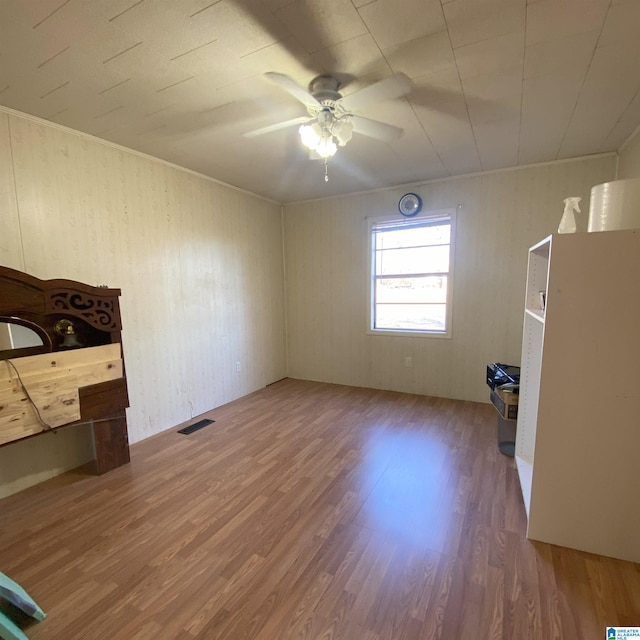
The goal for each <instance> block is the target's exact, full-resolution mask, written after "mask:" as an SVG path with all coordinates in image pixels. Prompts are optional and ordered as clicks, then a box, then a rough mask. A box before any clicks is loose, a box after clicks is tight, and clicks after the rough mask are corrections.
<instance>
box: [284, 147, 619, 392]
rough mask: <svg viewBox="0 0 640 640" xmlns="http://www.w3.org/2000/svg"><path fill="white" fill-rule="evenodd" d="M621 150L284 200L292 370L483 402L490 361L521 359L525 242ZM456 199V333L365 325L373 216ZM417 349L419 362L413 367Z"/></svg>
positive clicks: (603, 175)
mask: <svg viewBox="0 0 640 640" xmlns="http://www.w3.org/2000/svg"><path fill="white" fill-rule="evenodd" d="M614 172H615V158H614V157H605V158H597V159H585V160H578V161H574V162H566V163H559V164H552V165H543V166H537V167H530V168H525V169H518V170H512V171H504V172H500V173H494V174H485V175H479V176H471V177H462V178H456V179H451V180H446V181H441V182H434V183H431V184H423V185H415V186H405V187H403V188H395V189H385V190H381V191H375V192H371V193H365V194H358V195H353V196H344V197H338V198H328V199H325V200H318V201H310V202H304V203H298V204H292V205H286V206H285V208H284V225H285V262H286V267H287V328H288V353H289V375H291V376H295V377H297V378H305V379H310V380H321V381H325V382H336V383H340V384H350V385H360V386H367V387H375V388H381V389H392V390H396V391H406V392H411V393H426V394H431V395H436V396H443V397H451V398H462V399H466V400H474V401H480V402H486V401H487V400H488V393H487V388H486V385H485V383H484V375H483V371H484V367H485V366H486V364H487V363H488V362H495V361H499V362H509V363H513V364H518V363H519V360H520V345H521V340H522V312H521V308H522V300H523V299H524V284H525V277H526V267H527V261H526V255H527V250H528V248H529V247H530V246H531V245H532V244H534V243H535V242H536V241H537V240H539V239H540V237H544V236H546V235H548V234H549V233H550V232H552V231H555V230H556V229H557V228H558V224H559V222H560V218H561V216H562V209H563V204H562V201H563V199H564V198H566V197H567V196H568V195H576V196H582V198H583V204H585V207H584V208H583V211H584V213H583V214H581V215H580V216H579V218H578V227H579V229H583V230H586V226H587V217H588V212H587V211H588V206H586V203H588V202H589V196H590V192H591V187H592V186H593V185H595V184H599V183H602V182H605V181H606V180H610V179H611V178H612V177H613V176H614ZM407 191H415V192H416V193H418V194H419V195H421V197H422V199H423V202H424V203H425V204H424V210H430V209H432V210H439V209H446V208H452V207H457V206H458V205H460V208H459V210H458V214H457V234H456V255H455V282H454V289H453V330H452V331H453V332H452V338H451V339H450V340H445V339H441V338H428V337H391V336H389V337H387V336H380V335H366V329H367V322H368V316H367V313H368V309H367V288H368V287H369V279H368V269H369V264H370V260H371V259H370V257H369V255H368V251H367V224H366V222H367V217H376V216H383V215H390V214H393V213H394V212H396V211H397V204H398V200H399V198H400V197H401V196H402V194H403V193H406V192H407ZM406 357H411V361H412V365H413V366H412V367H407V366H405V358H406Z"/></svg>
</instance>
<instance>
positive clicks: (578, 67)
mask: <svg viewBox="0 0 640 640" xmlns="http://www.w3.org/2000/svg"><path fill="white" fill-rule="evenodd" d="M599 34H600V32H599V31H587V32H585V33H577V34H573V35H571V36H565V37H562V38H558V39H556V40H545V41H544V42H539V43H537V44H532V45H528V46H527V47H526V49H525V57H524V77H525V78H534V77H536V76H545V75H549V74H554V73H559V72H562V71H564V70H565V69H566V70H569V69H570V70H571V71H572V73H582V74H583V75H584V74H585V73H586V72H587V69H588V67H589V64H590V62H591V58H592V56H593V53H594V50H595V47H596V43H597V42H598V36H599Z"/></svg>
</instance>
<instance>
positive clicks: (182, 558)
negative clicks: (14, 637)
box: [0, 380, 640, 640]
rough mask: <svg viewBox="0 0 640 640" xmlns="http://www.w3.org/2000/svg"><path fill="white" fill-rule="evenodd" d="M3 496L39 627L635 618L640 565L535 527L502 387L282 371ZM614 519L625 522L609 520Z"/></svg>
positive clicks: (584, 631) (529, 632)
mask: <svg viewBox="0 0 640 640" xmlns="http://www.w3.org/2000/svg"><path fill="white" fill-rule="evenodd" d="M206 415H207V416H208V417H210V418H213V419H215V421H216V422H215V423H214V424H212V425H209V426H208V427H206V428H204V429H202V430H200V431H196V432H195V433H193V434H192V435H189V436H185V435H182V434H179V433H177V432H176V431H175V430H172V431H170V432H166V433H163V434H160V435H158V436H155V437H153V438H150V439H148V440H145V441H144V442H140V443H137V444H135V445H133V446H132V463H131V465H128V466H126V467H121V468H120V469H116V470H115V471H113V472H111V473H109V474H107V475H105V476H101V477H95V476H82V475H81V474H79V473H69V474H65V475H62V476H60V477H58V478H55V479H53V480H50V481H49V482H46V483H44V484H42V485H40V486H38V487H33V488H31V489H28V490H27V491H24V492H22V493H21V494H20V495H19V496H12V497H10V498H7V499H5V500H3V501H2V502H1V503H0V508H1V510H2V514H3V520H2V524H3V526H2V528H1V529H0V566H2V567H3V571H4V572H5V573H7V574H8V575H10V576H11V577H12V578H13V579H15V580H17V581H19V582H20V583H21V584H22V585H23V586H24V587H25V588H27V590H28V591H29V593H30V594H31V595H32V596H33V597H34V598H35V599H36V600H37V602H38V603H39V604H40V605H41V606H42V607H43V609H44V610H45V611H46V612H47V614H48V615H47V618H46V619H45V620H44V621H43V622H42V623H40V624H38V625H36V626H34V627H32V628H31V629H29V632H28V633H29V638H30V639H31V640H43V639H45V638H47V639H50V638H64V639H65V640H87V639H88V638H91V639H93V638H96V639H97V638H109V639H110V640H130V639H131V638H154V639H155V638H162V640H172V639H180V640H183V639H184V640H187V639H189V638H191V639H193V640H196V639H197V640H214V639H220V640H223V639H224V640H236V639H240V638H242V639H244V640H276V639H278V640H289V639H294V638H309V639H314V640H329V639H336V640H337V639H338V638H341V639H345V640H382V639H385V640H400V639H403V640H436V639H445V638H446V639H451V640H454V639H455V640H468V639H471V638H474V639H475V638H482V639H486V640H489V639H491V640H550V639H551V638H554V639H563V640H564V639H569V638H579V639H581V640H591V639H592V638H601V637H604V629H605V626H610V625H613V626H627V625H629V626H630V625H634V624H637V621H638V619H640V597H639V595H640V565H637V564H632V563H630V562H622V561H618V560H613V559H611V558H604V557H601V556H596V555H592V554H587V553H582V552H579V551H573V550H570V549H564V548H561V547H556V546H553V545H548V544H544V543H532V542H530V541H528V540H526V539H525V528H526V516H525V513H524V508H523V505H522V500H521V498H520V495H519V486H518V479H517V475H516V471H515V469H514V467H513V463H512V459H511V458H508V457H506V456H503V455H502V454H500V453H499V452H498V451H497V447H496V439H495V419H496V417H495V410H494V408H493V407H491V406H489V405H484V404H479V403H471V402H460V401H452V400H445V399H438V398H433V397H425V396H419V395H408V394H400V393H394V392H389V391H376V390H372V389H362V388H354V387H343V386H338V385H328V384H319V383H311V382H303V381H296V380H285V381H282V382H279V383H277V384H275V385H271V386H270V387H268V388H266V389H263V390H261V391H258V392H256V393H254V394H252V395H250V396H248V397H245V398H242V399H240V400H237V401H235V402H233V403H231V404H229V405H226V406H224V407H220V408H219V409H218V410H216V411H213V412H211V413H208V414H206ZM613 526H615V523H612V527H613Z"/></svg>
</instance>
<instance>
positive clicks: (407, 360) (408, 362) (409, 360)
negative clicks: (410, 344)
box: [404, 356, 413, 367]
mask: <svg viewBox="0 0 640 640" xmlns="http://www.w3.org/2000/svg"><path fill="white" fill-rule="evenodd" d="M404 366H405V367H413V358H412V357H411V356H405V358H404Z"/></svg>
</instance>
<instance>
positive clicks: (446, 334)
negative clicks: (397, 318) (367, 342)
mask: <svg viewBox="0 0 640 640" xmlns="http://www.w3.org/2000/svg"><path fill="white" fill-rule="evenodd" d="M367 334H368V335H370V336H387V337H389V338H436V339H438V340H442V339H443V338H444V339H445V340H450V339H451V331H403V330H402V329H367Z"/></svg>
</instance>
